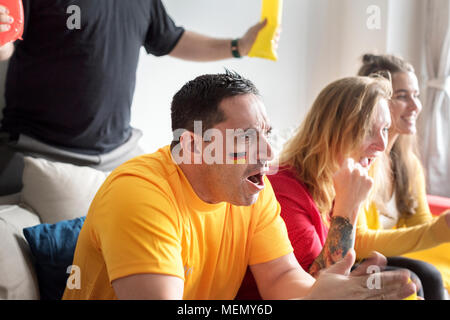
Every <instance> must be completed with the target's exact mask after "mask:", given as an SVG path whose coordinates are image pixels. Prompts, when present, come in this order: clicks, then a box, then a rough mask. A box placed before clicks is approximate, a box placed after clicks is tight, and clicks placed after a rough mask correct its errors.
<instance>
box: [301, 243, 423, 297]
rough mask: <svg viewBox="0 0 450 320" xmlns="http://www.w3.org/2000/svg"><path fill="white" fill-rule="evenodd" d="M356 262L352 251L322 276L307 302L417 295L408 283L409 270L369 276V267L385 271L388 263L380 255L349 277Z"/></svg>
mask: <svg viewBox="0 0 450 320" xmlns="http://www.w3.org/2000/svg"><path fill="white" fill-rule="evenodd" d="M354 262H355V252H354V250H353V249H352V250H350V251H349V253H348V254H347V255H346V256H345V258H344V259H342V260H341V261H339V262H337V263H336V264H334V265H333V266H331V267H330V268H328V269H325V270H323V271H322V272H321V273H320V275H319V277H318V279H317V281H316V283H315V284H314V285H313V287H312V288H311V291H310V292H309V294H308V295H307V296H306V297H305V299H319V300H349V299H351V300H375V299H378V300H391V299H392V300H396V299H404V298H406V297H409V296H410V295H412V294H413V293H414V292H416V285H415V284H413V283H412V282H408V281H409V272H408V271H407V270H398V271H388V272H374V273H370V274H367V272H368V271H369V270H367V268H368V267H369V266H374V267H375V268H374V270H376V269H377V268H379V270H382V269H383V268H384V267H385V265H386V259H385V258H384V257H383V256H382V255H380V254H373V255H372V256H371V257H370V258H369V259H367V260H366V261H365V262H364V263H362V264H361V265H360V266H359V267H358V268H356V269H355V270H354V271H353V272H352V273H351V274H350V269H351V267H352V265H353V263H354ZM373 279H375V281H372V280H373Z"/></svg>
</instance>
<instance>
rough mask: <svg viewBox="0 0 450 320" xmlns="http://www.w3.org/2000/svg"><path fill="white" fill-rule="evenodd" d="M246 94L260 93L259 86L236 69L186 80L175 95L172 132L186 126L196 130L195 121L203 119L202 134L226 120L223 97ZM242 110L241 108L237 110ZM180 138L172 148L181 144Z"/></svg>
mask: <svg viewBox="0 0 450 320" xmlns="http://www.w3.org/2000/svg"><path fill="white" fill-rule="evenodd" d="M242 94H254V95H259V92H258V90H257V89H256V87H255V85H254V84H253V83H252V82H251V81H250V80H248V79H245V78H243V77H242V76H241V75H239V74H238V73H236V72H231V71H229V70H227V69H225V73H221V74H206V75H202V76H199V77H197V78H195V79H194V80H191V81H189V82H188V83H186V84H185V85H184V86H183V87H182V88H181V89H180V90H179V91H178V92H177V93H176V94H175V96H174V97H173V100H172V106H171V116H172V132H175V130H177V129H185V130H188V131H191V132H194V121H202V131H203V132H202V133H204V132H205V131H206V130H208V129H210V128H212V127H213V126H214V125H216V124H218V123H220V122H222V121H225V120H226V119H225V115H224V113H223V111H222V110H221V109H220V108H219V104H220V103H221V102H222V100H223V99H226V98H229V97H234V96H237V95H242ZM236 112H239V110H236ZM175 140H177V137H174V141H172V147H173V146H174V145H175V144H176V143H178V141H175Z"/></svg>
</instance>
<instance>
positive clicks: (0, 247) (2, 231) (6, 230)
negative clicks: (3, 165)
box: [0, 205, 40, 300]
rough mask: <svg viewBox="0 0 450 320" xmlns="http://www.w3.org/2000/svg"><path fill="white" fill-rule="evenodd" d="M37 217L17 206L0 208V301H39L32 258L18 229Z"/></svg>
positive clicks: (35, 222) (29, 225) (20, 229)
mask: <svg viewBox="0 0 450 320" xmlns="http://www.w3.org/2000/svg"><path fill="white" fill-rule="evenodd" d="M39 223H40V220H39V217H38V216H37V215H36V214H34V213H32V212H31V211H28V210H26V209H24V208H22V207H20V206H18V205H11V206H0V299H26V300H28V299H39V287H38V281H37V277H36V273H35V271H34V266H33V260H32V255H31V252H30V249H29V247H28V244H27V242H26V240H25V238H24V236H23V233H22V229H23V228H27V227H31V226H34V225H37V224H39Z"/></svg>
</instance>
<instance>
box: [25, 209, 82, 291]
mask: <svg viewBox="0 0 450 320" xmlns="http://www.w3.org/2000/svg"><path fill="white" fill-rule="evenodd" d="M84 220H85V217H82V218H76V219H73V220H66V221H61V222H58V223H55V224H48V223H43V224H39V225H37V226H34V227H30V228H25V229H23V234H24V235H25V238H26V239H27V241H28V244H29V245H30V248H31V253H32V254H33V256H34V258H35V264H36V274H37V277H38V281H39V290H40V293H41V299H44V300H59V299H61V298H62V295H63V293H64V289H65V288H66V281H67V278H68V277H69V274H68V273H67V267H69V266H70V265H72V262H73V256H74V253H75V247H76V244H77V240H78V235H79V233H80V230H81V227H82V226H83V223H84Z"/></svg>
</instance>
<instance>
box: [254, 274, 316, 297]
mask: <svg viewBox="0 0 450 320" xmlns="http://www.w3.org/2000/svg"><path fill="white" fill-rule="evenodd" d="M314 283H315V279H314V278H313V277H311V276H310V275H309V274H308V273H306V272H303V269H301V267H300V266H299V268H295V269H290V270H288V271H286V272H284V273H283V274H281V275H280V276H279V277H278V278H276V279H274V281H273V282H272V284H271V285H268V286H267V288H264V287H262V288H258V289H259V292H260V294H261V297H262V298H263V299H264V300H286V299H301V298H304V297H306V296H307V295H308V293H309V291H310V290H311V288H312V286H313V285H314Z"/></svg>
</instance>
